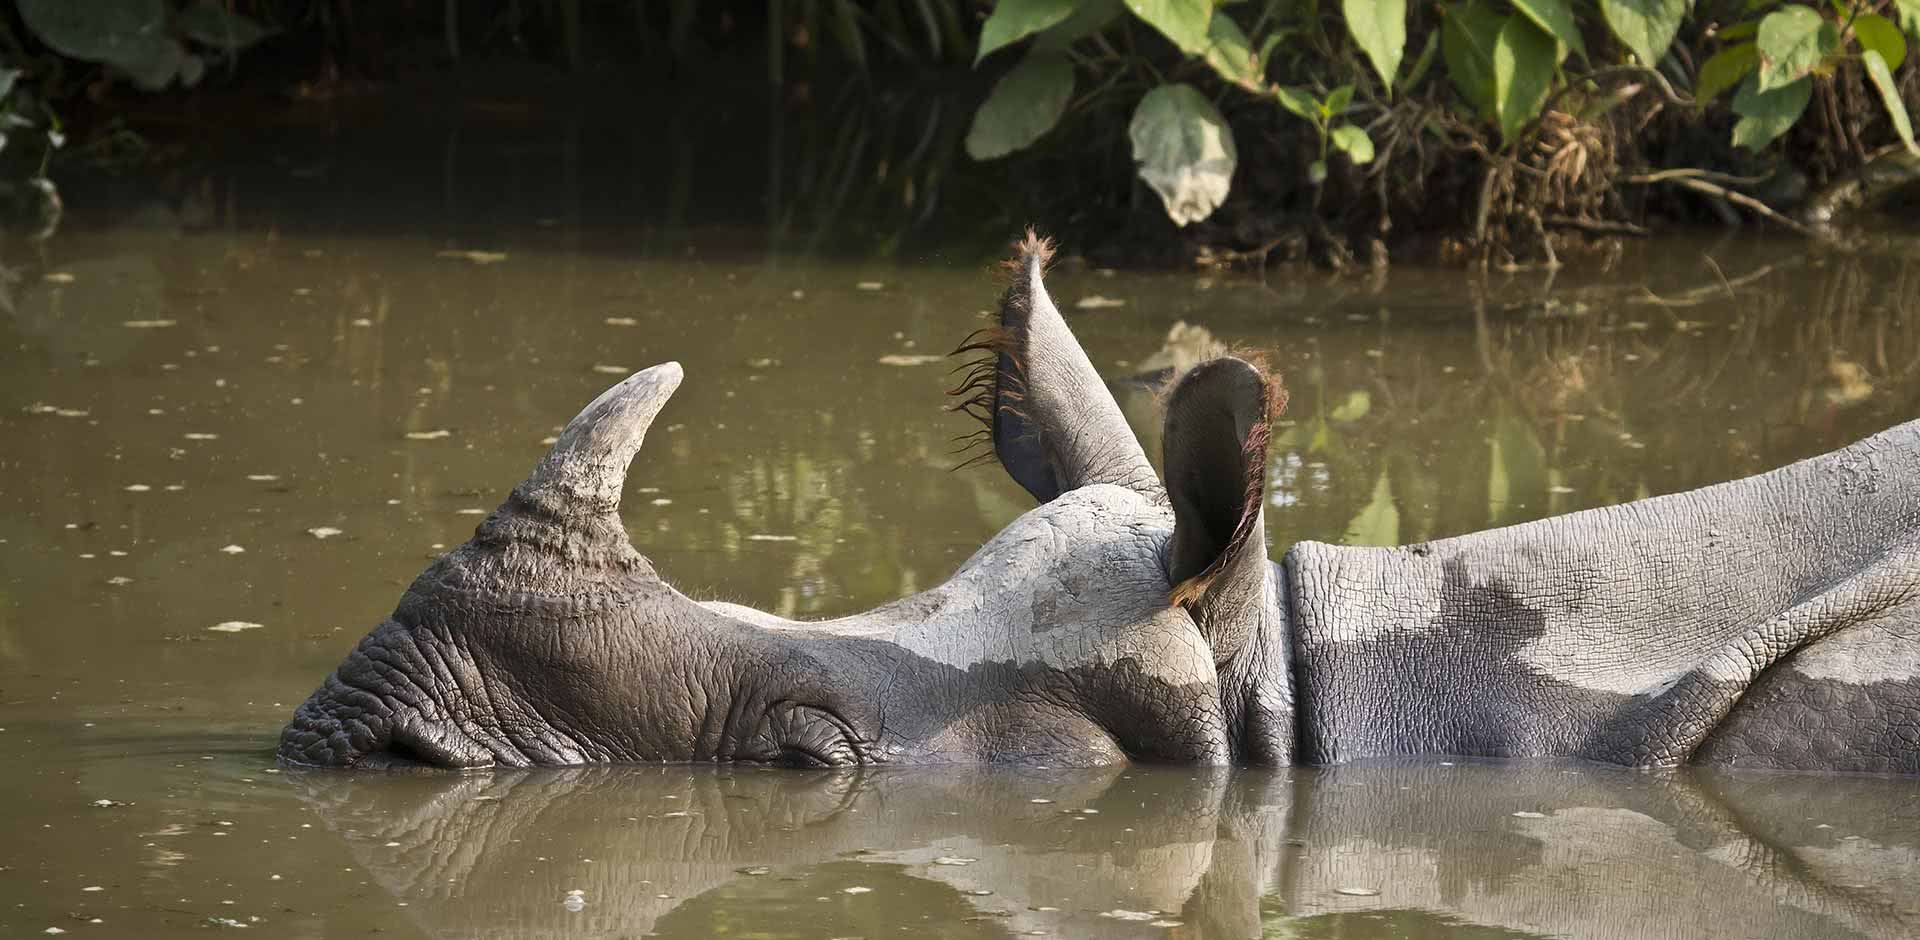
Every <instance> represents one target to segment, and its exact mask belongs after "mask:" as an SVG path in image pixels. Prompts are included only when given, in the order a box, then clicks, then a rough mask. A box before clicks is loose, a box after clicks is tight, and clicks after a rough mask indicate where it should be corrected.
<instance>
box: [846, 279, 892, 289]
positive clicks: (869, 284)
mask: <svg viewBox="0 0 1920 940" xmlns="http://www.w3.org/2000/svg"><path fill="white" fill-rule="evenodd" d="M853 286H854V288H855V289H857V290H886V289H887V285H886V284H885V283H884V282H881V281H861V282H860V283H858V284H855V285H853Z"/></svg>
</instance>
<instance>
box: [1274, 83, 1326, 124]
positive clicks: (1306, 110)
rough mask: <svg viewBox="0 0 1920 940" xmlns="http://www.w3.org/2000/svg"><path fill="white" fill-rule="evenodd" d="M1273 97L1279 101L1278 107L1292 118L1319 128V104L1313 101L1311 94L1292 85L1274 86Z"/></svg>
mask: <svg viewBox="0 0 1920 940" xmlns="http://www.w3.org/2000/svg"><path fill="white" fill-rule="evenodd" d="M1273 95H1274V97H1276V98H1279V99H1280V106H1281V107H1283V108H1286V109H1287V111H1288V112H1290V113H1292V114H1293V116H1295V117H1297V118H1299V119H1301V120H1303V121H1306V122H1308V123H1310V124H1312V125H1314V126H1315V127H1318V126H1320V102H1319V101H1317V100H1315V99H1314V97H1313V93H1312V92H1310V91H1307V90H1306V89H1304V88H1295V87H1293V86H1292V85H1275V86H1273Z"/></svg>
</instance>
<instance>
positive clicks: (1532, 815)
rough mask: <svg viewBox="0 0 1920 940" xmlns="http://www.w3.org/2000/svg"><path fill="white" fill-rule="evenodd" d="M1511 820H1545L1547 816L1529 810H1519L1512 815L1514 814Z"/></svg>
mask: <svg viewBox="0 0 1920 940" xmlns="http://www.w3.org/2000/svg"><path fill="white" fill-rule="evenodd" d="M1513 818H1515V819H1545V818H1547V814H1546V813H1536V812H1534V811H1533V810H1530V809H1523V810H1521V811H1519V812H1517V813H1514V814H1513Z"/></svg>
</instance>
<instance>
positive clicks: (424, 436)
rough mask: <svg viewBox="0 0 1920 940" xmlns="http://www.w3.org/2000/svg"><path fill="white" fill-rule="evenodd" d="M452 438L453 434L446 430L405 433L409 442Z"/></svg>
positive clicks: (435, 429) (436, 429) (437, 429)
mask: <svg viewBox="0 0 1920 940" xmlns="http://www.w3.org/2000/svg"><path fill="white" fill-rule="evenodd" d="M452 436H453V432H452V431H449V430H447V429H446V428H434V429H433V430H431V431H408V432H407V440H410V441H437V440H440V439H441V438H446V437H452Z"/></svg>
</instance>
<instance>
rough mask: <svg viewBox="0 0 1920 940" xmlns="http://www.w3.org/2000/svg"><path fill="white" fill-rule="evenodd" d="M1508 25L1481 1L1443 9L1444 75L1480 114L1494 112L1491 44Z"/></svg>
mask: <svg viewBox="0 0 1920 940" xmlns="http://www.w3.org/2000/svg"><path fill="white" fill-rule="evenodd" d="M1506 24H1507V17H1504V16H1501V15H1499V14H1497V13H1495V12H1493V11H1492V10H1491V9H1489V8H1488V7H1487V6H1486V5H1484V4H1481V3H1466V4H1462V5H1459V6H1452V7H1447V8H1446V22H1445V23H1443V24H1442V25H1441V28H1440V53H1441V55H1442V56H1444V57H1445V58H1446V60H1447V78H1449V79H1451V80H1452V81H1453V87H1455V88H1457V89H1459V91H1460V96H1461V97H1462V98H1465V99H1467V103H1468V104H1471V105H1473V110H1474V112H1475V113H1477V114H1479V115H1480V116H1482V117H1490V116H1492V115H1493V44H1494V42H1495V41H1496V40H1497V39H1499V37H1500V30H1501V28H1502V27H1504V26H1505V25H1506Z"/></svg>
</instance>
